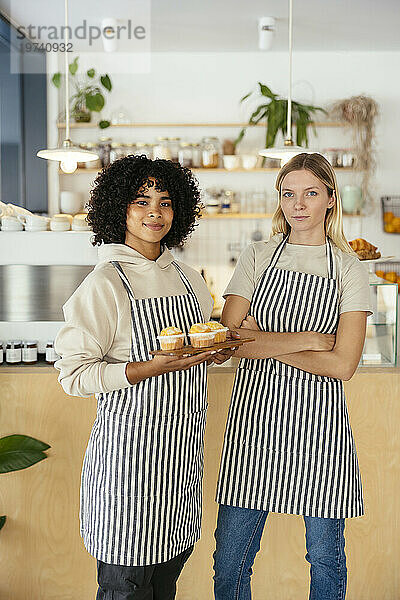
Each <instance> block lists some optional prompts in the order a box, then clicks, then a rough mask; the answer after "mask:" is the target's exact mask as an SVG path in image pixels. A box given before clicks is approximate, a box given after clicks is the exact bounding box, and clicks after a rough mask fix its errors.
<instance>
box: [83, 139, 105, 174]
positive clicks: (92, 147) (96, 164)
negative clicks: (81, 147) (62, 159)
mask: <svg viewBox="0 0 400 600" xmlns="http://www.w3.org/2000/svg"><path fill="white" fill-rule="evenodd" d="M86 150H89V151H90V152H97V153H98V152H99V146H98V144H93V142H88V143H87V144H86ZM82 164H83V165H84V166H85V168H86V169H101V160H100V158H98V159H97V160H91V161H89V162H85V163H82Z"/></svg>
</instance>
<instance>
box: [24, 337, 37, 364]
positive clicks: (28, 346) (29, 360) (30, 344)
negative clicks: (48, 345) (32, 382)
mask: <svg viewBox="0 0 400 600" xmlns="http://www.w3.org/2000/svg"><path fill="white" fill-rule="evenodd" d="M37 359H38V345H37V342H36V341H35V340H31V341H26V342H23V344H22V362H23V363H25V364H26V365H33V364H35V363H37Z"/></svg>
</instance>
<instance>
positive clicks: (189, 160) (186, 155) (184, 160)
mask: <svg viewBox="0 0 400 600" xmlns="http://www.w3.org/2000/svg"><path fill="white" fill-rule="evenodd" d="M178 162H179V163H180V165H181V166H182V167H187V168H189V169H191V168H192V167H193V146H192V144H190V143H189V142H182V143H181V146H180V148H179V152H178Z"/></svg>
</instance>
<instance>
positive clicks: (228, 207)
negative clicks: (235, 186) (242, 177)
mask: <svg viewBox="0 0 400 600" xmlns="http://www.w3.org/2000/svg"><path fill="white" fill-rule="evenodd" d="M234 199H235V192H233V191H232V190H224V191H223V193H222V198H221V212H222V213H230V212H232V204H233V203H234Z"/></svg>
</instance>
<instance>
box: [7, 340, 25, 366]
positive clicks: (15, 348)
mask: <svg viewBox="0 0 400 600" xmlns="http://www.w3.org/2000/svg"><path fill="white" fill-rule="evenodd" d="M21 349H22V344H21V340H9V341H8V342H7V346H6V362H7V363H9V364H14V365H15V364H16V363H20V362H21V359H22V352H21Z"/></svg>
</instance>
